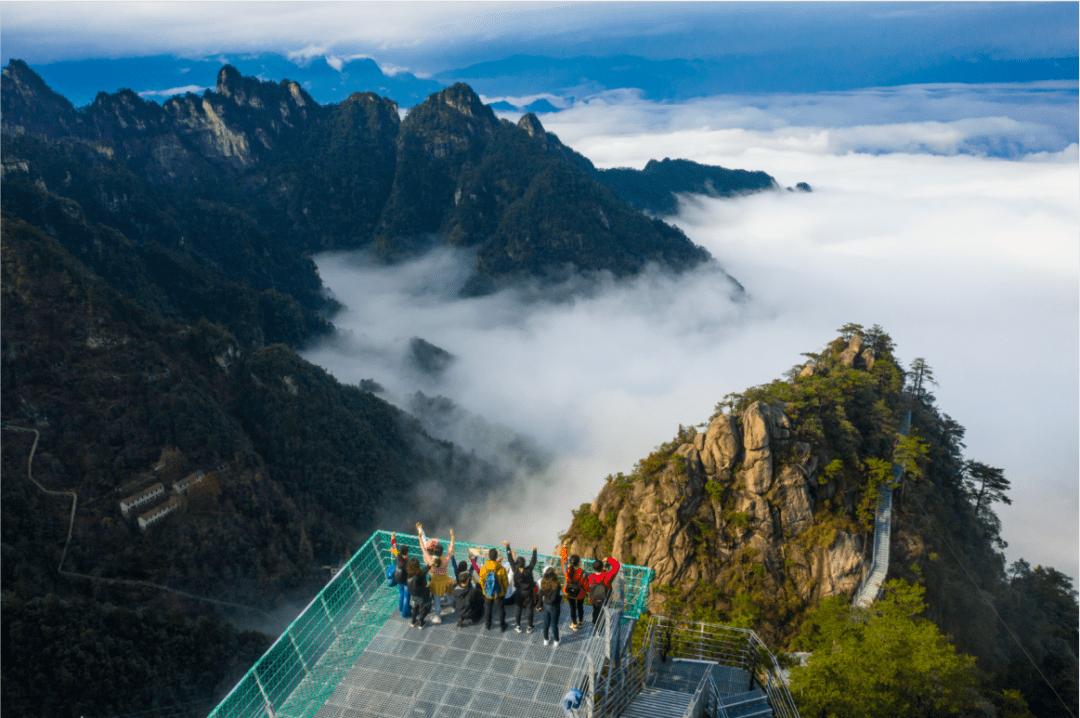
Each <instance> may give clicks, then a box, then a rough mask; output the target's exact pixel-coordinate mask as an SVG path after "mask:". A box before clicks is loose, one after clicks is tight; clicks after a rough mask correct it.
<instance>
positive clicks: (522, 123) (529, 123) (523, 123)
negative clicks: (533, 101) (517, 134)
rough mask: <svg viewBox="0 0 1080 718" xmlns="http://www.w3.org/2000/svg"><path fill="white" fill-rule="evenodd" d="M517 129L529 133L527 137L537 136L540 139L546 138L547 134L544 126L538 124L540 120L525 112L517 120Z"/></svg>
mask: <svg viewBox="0 0 1080 718" xmlns="http://www.w3.org/2000/svg"><path fill="white" fill-rule="evenodd" d="M517 126H518V127H520V128H521V129H523V130H525V131H526V132H528V133H529V137H537V136H539V137H540V138H541V139H543V138H545V137H547V132H545V131H544V126H543V125H541V124H540V120H539V119H538V118H537V116H536V115H534V114H533V113H531V112H527V113H525V114H524V115H522V116H521V119H520V120H518V124H517Z"/></svg>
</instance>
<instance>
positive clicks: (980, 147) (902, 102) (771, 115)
mask: <svg viewBox="0 0 1080 718" xmlns="http://www.w3.org/2000/svg"><path fill="white" fill-rule="evenodd" d="M1076 97H1077V90H1076V83H1075V82H1071V83H1070V82H1045V83H1027V84H1022V85H1011V84H1000V85H907V86H902V87H891V88H869V89H865V90H858V91H850V92H821V93H813V94H778V95H757V96H742V95H724V96H719V97H709V98H703V99H701V100H696V101H692V102H688V103H685V104H680V105H670V104H664V103H656V102H649V101H646V100H643V99H642V98H641V93H640V92H638V91H635V90H618V91H612V92H605V93H601V94H599V95H597V96H594V97H592V98H589V99H587V100H584V101H581V102H577V103H575V104H574V106H573V107H572V108H570V109H568V110H564V111H563V112H561V113H559V115H558V116H557V117H551V118H549V119H548V120H547V124H548V126H549V127H548V128H549V129H551V130H552V131H554V132H555V133H556V134H558V135H559V137H560V138H561V139H562V140H563V141H564V142H566V143H568V144H570V145H572V146H574V147H575V148H576V149H578V151H580V152H582V153H583V154H585V155H586V156H588V157H589V158H590V159H592V160H593V161H594V162H596V163H597V164H598V165H600V166H605V167H607V166H613V164H617V163H619V162H626V161H627V160H628V159H632V160H633V163H634V166H641V165H643V164H644V162H646V161H648V159H649V157H657V156H660V157H662V156H665V154H667V155H670V156H672V157H674V156H676V155H674V154H671V153H672V152H675V151H677V149H678V148H679V147H681V146H682V145H683V143H685V142H686V140H687V138H689V137H693V138H695V139H694V141H695V142H704V143H706V144H707V145H708V146H710V147H712V148H713V149H714V150H715V151H716V152H717V153H720V154H731V153H732V152H734V151H736V148H738V147H748V146H754V147H771V148H775V149H782V148H789V149H795V148H799V149H801V150H803V151H806V152H814V153H829V154H843V153H845V152H852V151H854V152H931V153H935V154H957V153H965V154H991V155H998V156H1006V157H1022V156H1023V155H1025V154H1028V153H1032V152H1058V151H1060V150H1062V149H1065V148H1066V147H1068V145H1070V144H1072V143H1075V142H1076V139H1077V131H1076V122H1077V112H1076ZM616 119H617V121H616ZM632 147H636V148H639V149H640V150H641V152H640V153H635V152H633V150H631V148H632ZM668 147H671V148H672V149H670V150H669V149H667V148H668ZM609 155H610V157H609Z"/></svg>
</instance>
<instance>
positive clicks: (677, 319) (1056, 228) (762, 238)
mask: <svg viewBox="0 0 1080 718" xmlns="http://www.w3.org/2000/svg"><path fill="white" fill-rule="evenodd" d="M1036 93H1041V94H1040V95H1039V97H1040V99H1039V101H1038V102H1036V101H1035V95H1036ZM1055 93H1056V94H1055ZM1070 96H1071V100H1070ZM1075 97H1076V95H1075V89H1072V90H1068V89H1067V88H1046V87H1041V88H1040V87H1029V88H1025V87H1024V86H1008V87H1006V86H1002V87H1001V88H999V90H998V91H996V92H995V91H990V90H988V89H987V88H985V87H981V88H979V89H977V90H971V91H970V92H967V93H965V92H964V91H963V88H960V87H955V86H950V87H948V88H945V89H939V90H937V91H933V88H929V89H928V88H921V89H920V88H907V89H903V88H894V89H892V90H888V91H879V90H874V91H867V92H865V93H862V94H861V95H860V94H859V93H828V94H826V93H819V94H818V95H803V96H794V95H786V96H761V97H755V98H724V99H723V100H720V99H715V98H714V99H712V100H703V101H701V102H695V103H686V104H681V105H677V104H658V103H649V102H644V101H641V100H640V99H639V98H637V97H636V96H635V95H634V94H633V93H622V94H608V95H606V96H605V97H602V98H597V99H594V100H592V101H589V102H580V103H577V104H575V105H574V106H573V107H572V108H570V109H568V110H565V111H563V112H561V113H558V114H552V115H547V116H543V117H542V118H541V119H542V121H543V122H544V125H545V127H546V128H547V129H548V130H549V131H552V132H554V133H555V134H557V135H559V137H560V138H561V139H562V140H563V141H564V142H566V143H567V144H568V145H570V146H571V147H574V148H575V149H576V150H578V151H580V152H582V153H583V154H585V155H586V156H587V157H589V158H590V159H592V160H593V161H594V162H595V163H596V164H597V165H598V166H601V167H614V166H631V167H639V168H640V167H642V166H643V165H644V164H645V162H647V161H648V160H649V159H652V158H655V159H662V158H663V157H673V158H674V157H681V158H686V159H691V160H695V161H698V162H703V163H707V164H716V165H722V166H725V167H730V168H740V169H749V170H765V171H766V172H769V173H770V174H772V175H773V176H774V177H775V178H776V179H777V181H778V182H779V183H780V185H781V186H782V187H788V186H793V185H794V184H795V183H796V182H800V181H805V182H808V183H809V184H810V185H811V186H812V187H813V192H812V193H809V194H805V193H792V192H787V191H785V190H783V189H782V190H781V191H780V192H772V193H764V194H759V195H752V196H748V197H743V198H738V199H707V198H702V197H686V198H683V200H682V202H681V206H680V211H679V214H678V215H677V216H675V217H671V218H668V221H670V222H671V223H673V224H675V225H677V226H679V227H680V228H682V229H683V230H684V231H685V232H686V234H687V235H688V236H689V237H690V238H691V239H692V240H693V241H694V242H696V243H698V244H701V245H703V246H704V247H706V248H707V249H708V250H709V251H710V252H711V253H712V255H713V257H714V258H715V260H716V262H715V264H712V265H707V266H703V267H700V268H698V269H697V270H694V271H692V272H689V273H686V274H683V275H680V276H673V275H671V274H668V273H665V272H663V271H661V270H659V269H655V268H654V269H653V270H651V271H648V272H645V273H644V274H642V275H641V276H638V277H635V278H632V279H625V280H615V279H613V278H611V277H610V276H603V275H600V276H593V277H588V278H582V279H581V280H579V282H580V283H579V284H578V285H577V286H572V287H566V286H564V287H560V288H557V289H556V290H554V291H551V290H541V289H538V288H535V287H534V288H529V287H525V288H517V289H508V290H504V291H501V292H499V293H497V294H494V295H490V296H486V297H479V298H467V299H463V298H460V297H458V296H457V292H458V290H459V289H460V287H461V286H462V285H463V283H464V281H465V279H466V278H467V276H468V273H469V268H470V266H471V262H472V256H471V255H470V254H469V253H467V252H460V251H453V250H446V249H442V250H437V251H434V252H431V253H429V254H428V255H426V256H424V257H422V258H420V259H417V260H414V261H411V262H408V263H405V264H399V265H394V266H382V265H379V264H378V263H376V262H374V261H372V260H371V259H370V258H369V257H366V256H365V255H364V254H362V253H347V254H341V253H338V254H326V255H321V256H319V257H317V263H318V266H319V270H320V273H321V275H322V278H323V281H324V282H325V284H326V285H327V286H328V287H329V288H330V289H331V290H332V291H333V293H334V295H335V296H336V298H337V299H338V300H339V301H340V302H341V303H342V304H343V305H344V306H345V307H346V309H344V310H343V311H342V312H341V313H339V314H338V315H336V316H335V317H334V323H335V324H336V325H337V327H338V328H339V332H338V334H337V336H335V337H334V338H333V339H331V340H329V341H326V342H324V343H321V344H319V345H317V346H314V347H312V348H310V349H309V350H308V351H306V352H305V356H306V358H308V359H309V360H311V361H313V362H315V363H317V364H319V365H321V366H324V367H326V368H327V369H329V370H330V371H331V372H332V373H333V374H334V375H335V376H336V377H337V378H338V379H339V380H341V381H343V382H346V383H351V384H359V383H360V382H361V381H362V380H374V381H375V382H376V383H377V384H378V385H379V386H378V388H379V389H381V391H380V395H381V396H383V397H384V398H386V399H388V400H390V401H392V402H393V403H395V404H397V405H398V406H401V407H402V408H404V409H406V410H409V409H410V406H413V407H415V406H416V402H417V401H418V398H417V394H416V393H417V392H418V391H419V392H422V394H423V398H424V399H425V400H427V401H428V402H429V403H430V402H431V401H433V400H435V398H436V397H440V396H441V397H445V398H447V399H449V400H450V401H451V402H452V403H453V404H452V405H450V404H444V405H443V408H444V409H446V411H443V412H442V413H441V414H440V416H441V417H442V419H443V421H442V423H441V425H440V426H439V427H437V429H436V428H434V427H433V429H432V433H433V434H435V435H436V436H439V438H446V439H451V440H453V441H455V442H456V443H458V444H459V445H461V446H463V447H464V448H466V449H471V450H475V451H476V452H477V453H478V455H481V456H483V457H485V458H488V459H489V460H492V461H493V462H495V463H499V464H501V465H503V466H505V467H507V468H510V469H511V470H513V471H514V472H515V476H516V480H515V483H514V486H513V487H512V488H511V490H510V491H509V492H508V497H504V498H501V499H494V498H493V497H483V496H479V497H478V496H461V497H455V501H458V502H460V503H462V504H468V505H470V506H473V507H474V510H473V511H472V512H471V513H470V517H469V519H468V520H467V521H466V522H465V525H462V526H457V527H455V529H457V532H458V535H459V536H460V537H461V538H463V539H466V540H470V541H476V542H488V543H497V542H501V541H502V540H503V539H508V540H510V541H511V542H513V544H514V545H515V546H527V545H531V544H536V545H538V546H539V547H540V548H541V550H546V551H550V550H552V549H553V548H554V545H555V543H556V541H557V534H558V533H559V532H560V531H561V530H564V529H565V528H566V527H567V526H568V525H569V523H570V519H571V515H570V511H571V510H572V509H574V508H576V507H577V506H578V505H579V504H581V503H583V502H588V501H591V499H592V498H593V497H594V496H595V494H596V492H597V491H598V490H599V489H600V487H601V486H602V484H603V480H604V477H605V476H607V475H608V474H612V473H615V472H618V471H623V472H629V471H631V470H632V468H633V465H634V463H635V462H636V461H637V460H638V459H641V458H643V457H644V456H645V455H647V454H648V453H649V452H650V451H651V450H652V449H653V448H655V447H656V446H658V445H659V444H660V443H662V442H664V441H668V440H670V439H671V438H672V437H673V436H674V435H675V434H676V432H677V430H678V427H679V425H680V424H683V425H696V424H699V423H701V422H704V421H706V420H707V419H708V417H709V415H710V414H711V413H712V412H713V410H714V407H715V405H716V403H717V402H719V401H720V400H721V399H722V398H723V397H724V395H726V394H728V393H730V392H738V391H742V390H743V389H745V388H746V387H748V386H752V385H755V384H761V383H764V382H768V381H771V380H772V379H775V378H777V377H779V376H781V375H782V374H783V373H784V372H785V371H786V370H788V369H790V368H791V367H792V366H793V365H795V364H799V363H801V362H802V361H804V358H803V357H801V356H800V353H801V352H807V351H817V350H820V349H821V348H822V347H823V346H824V345H825V344H826V343H827V342H828V341H830V340H831V339H832V338H834V337H835V336H836V329H837V328H838V327H840V326H841V325H843V324H845V323H847V322H857V323H861V324H864V325H866V326H869V325H872V324H880V325H881V326H882V327H884V328H885V329H886V330H887V331H888V332H889V333H890V335H891V336H892V338H893V339H894V341H895V342H896V344H897V354H898V356H899V357H900V359H901V361H902V362H903V363H904V364H905V365H907V364H909V363H910V362H911V360H912V359H914V358H916V357H923V358H925V359H926V361H927V362H928V363H929V365H930V366H931V367H932V368H933V371H934V374H935V377H936V379H937V381H938V386H936V387H934V393H935V394H936V396H937V398H938V404H939V406H940V407H941V408H942V410H943V411H944V412H946V413H948V414H949V415H950V416H952V417H953V418H954V419H956V420H957V421H958V422H959V423H961V424H962V425H964V426H965V427H966V428H967V435H966V440H965V442H966V444H967V450H966V456H967V457H968V458H973V459H976V460H978V461H982V462H984V463H987V464H990V465H992V466H998V467H1001V468H1003V469H1004V470H1005V474H1006V476H1007V477H1008V478H1009V479H1010V481H1011V482H1012V486H1013V489H1012V492H1011V496H1012V498H1013V502H1014V503H1013V505H1012V506H1000V505H999V506H997V507H996V509H997V511H998V513H999V515H1000V516H1001V517H1002V522H1003V535H1004V538H1005V539H1006V540H1007V541H1008V542H1009V548H1008V549H1007V550H1006V554H1007V556H1008V558H1009V559H1010V560H1015V559H1016V558H1019V557H1021V556H1023V557H1025V558H1027V559H1028V560H1029V561H1030V562H1031V563H1032V564H1036V563H1042V564H1049V565H1053V566H1055V567H1056V568H1058V569H1059V570H1061V571H1063V572H1065V573H1067V574H1069V575H1072V576H1073V577H1074V578H1075V576H1076V568H1077V537H1076V526H1077V522H1078V504H1080V497H1078V491H1077V481H1076V476H1077V474H1076V470H1077V465H1078V463H1080V455H1078V440H1077V437H1078V434H1080V426H1078V421H1077V414H1078V412H1077V395H1078V381H1077V377H1078V373H1080V366H1078V352H1077V347H1078V344H1080V335H1078V334H1080V333H1078V316H1077V315H1078V311H1077V307H1078V281H1077V279H1078V276H1077V266H1078V260H1080V251H1078V239H1077V238H1078V237H1080V227H1078V225H1080V221H1078V217H1080V199H1078V198H1080V186H1078V185H1080V182H1078V172H1077V146H1076V144H1075V137H1074V134H1075ZM1070 102H1071V105H1070ZM845 117H846V118H849V119H848V121H847V123H846V124H845V123H844V122H843V120H844V118H845ZM1069 117H1071V118H1072V120H1071V122H1072V125H1071V127H1070V126H1069ZM916 118H921V119H916ZM1017 118H1019V119H1017ZM725 272H726V273H727V274H725ZM728 274H730V275H731V277H734V278H735V279H736V280H738V283H739V284H741V285H742V286H741V287H740V286H739V285H738V284H735V283H733V282H732V281H731V280H730V279H729V277H728V276H727V275H728ZM415 337H419V338H422V339H423V340H425V341H426V342H429V343H431V344H433V345H435V346H436V347H439V348H441V349H443V350H445V351H446V352H448V353H449V354H450V355H452V357H453V358H452V360H451V361H449V362H448V363H447V364H446V365H445V366H444V367H443V368H442V369H441V370H440V371H434V372H433V371H430V370H425V368H424V367H423V366H420V365H419V364H418V362H417V361H416V358H415V351H414V350H413V348H412V347H413V341H412V340H413V339H414V338H415ZM429 369H430V368H429ZM367 386H372V385H367ZM517 440H520V442H519V443H518V444H514V442H515V441H517ZM522 446H525V447H528V451H527V452H526V453H525V454H524V455H523V454H521V453H520V451H518V450H519V449H520V448H521V447H522ZM515 447H516V448H515ZM523 456H524V457H525V458H523ZM402 528H404V527H402Z"/></svg>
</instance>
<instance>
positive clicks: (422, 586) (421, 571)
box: [405, 558, 431, 630]
mask: <svg viewBox="0 0 1080 718" xmlns="http://www.w3.org/2000/svg"><path fill="white" fill-rule="evenodd" d="M430 570H431V566H424V567H423V568H420V561H419V559H416V558H410V559H409V563H408V564H407V565H406V569H405V571H406V573H408V574H409V578H408V587H409V596H410V601H411V604H412V614H413V615H412V625H413V626H416V628H417V629H419V630H423V629H424V619H425V618H427V615H428V612H429V611H431V589H430V588H428V576H427V574H428V571H430Z"/></svg>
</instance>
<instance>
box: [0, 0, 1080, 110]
mask: <svg viewBox="0 0 1080 718" xmlns="http://www.w3.org/2000/svg"><path fill="white" fill-rule="evenodd" d="M1078 7H1080V6H1078V5H1077V4H1076V3H1041V2H1039V3H997V2H995V3H801V2H800V3H779V2H770V3H572V4H553V3H525V2H522V3H455V2H436V3H420V2H416V3H412V2H406V3H344V2H341V3H338V2H332V3H322V2H304V3H288V2H282V3H259V2H252V3H151V2H135V3H119V2H118V3H96V2H85V3H83V2H78V3H53V2H40V3H39V2H32V3H30V2H5V3H3V4H2V5H0V19H2V24H0V57H2V60H3V62H4V63H6V62H7V61H8V60H9V59H10V58H13V57H15V58H19V59H23V60H25V61H27V62H28V63H30V64H31V66H34V67H35V68H36V69H38V70H39V72H41V74H42V75H43V77H45V79H46V81H48V82H50V83H51V84H53V85H55V86H56V89H57V90H58V91H61V92H62V93H64V94H66V95H68V96H69V98H70V99H72V100H73V101H74V102H75V104H76V105H83V104H86V103H87V102H89V101H90V99H92V97H93V94H94V93H95V92H96V91H97V90H107V91H114V90H116V89H118V88H119V87H121V86H130V87H131V88H132V89H134V90H136V91H137V92H163V91H169V90H174V89H177V88H184V89H196V90H197V89H198V88H203V87H207V86H211V85H213V78H214V75H215V72H216V69H217V67H219V66H220V63H221V61H223V60H228V61H230V62H232V63H234V64H236V65H237V66H239V67H240V68H241V70H242V71H244V72H246V73H250V74H256V75H261V76H263V77H265V78H266V79H274V80H278V79H281V77H282V76H284V75H286V74H288V76H289V77H290V79H297V80H300V81H302V82H308V83H310V87H311V89H312V91H313V93H314V94H315V95H316V99H319V100H320V101H323V102H327V101H332V100H335V99H340V98H343V97H344V96H347V93H348V92H351V91H354V90H358V89H373V90H376V91H383V92H385V93H386V94H390V95H391V96H394V95H397V96H396V97H395V99H398V100H399V102H400V103H401V104H403V105H405V106H408V105H411V104H413V103H414V102H415V101H416V99H417V98H418V97H423V96H424V95H425V94H426V93H427V92H430V91H431V87H432V86H433V85H432V83H431V82H427V83H425V82H423V81H422V80H424V79H426V78H429V77H432V76H434V78H435V80H437V81H438V82H440V83H442V84H447V83H449V82H452V81H454V80H458V79H463V80H466V81H469V82H470V83H471V84H473V85H474V87H476V89H477V90H478V91H480V92H482V93H485V94H488V95H529V94H537V93H541V92H545V91H546V92H551V93H554V94H559V95H571V96H575V97H578V96H581V95H582V94H589V93H593V92H596V91H600V90H604V89H614V88H615V87H625V86H635V87H642V89H644V90H645V91H646V96H648V97H652V98H653V99H676V100H678V99H685V98H687V97H694V96H704V95H713V94H718V93H724V92H753V91H760V92H788V91H792V92H812V91H820V90H847V89H855V88H859V87H870V86H882V85H897V84H908V83H914V82H920V83H922V82H1000V81H1026V80H1047V79H1075V78H1076V75H1077V68H1076V63H1075V61H1073V62H1067V63H1061V62H1058V63H1057V65H1055V64H1054V62H1053V60H1055V59H1058V60H1060V59H1061V58H1075V57H1076V56H1077V54H1078V52H1077V45H1078V31H1077V27H1078V24H1080V15H1078ZM523 56H524V57H523ZM619 56H630V57H631V58H640V60H644V61H648V62H640V61H639V67H636V68H629V70H628V62H627V60H626V57H622V58H620V57H619ZM538 58H542V59H538ZM605 58H608V59H611V58H615V60H616V61H614V62H608V61H605ZM369 59H370V60H374V61H375V62H376V63H378V65H379V66H380V67H381V68H382V70H383V75H382V76H381V77H379V76H376V75H375V74H373V72H372V66H371V64H370V62H364V60H369ZM88 61H93V62H88ZM689 61H693V62H689ZM477 65H480V67H476V66H477ZM620 69H622V70H623V71H622V72H621V73H620ZM341 73H344V75H345V76H344V77H342V76H341ZM418 78H419V79H418ZM629 83H635V84H633V85H630V84H629ZM148 96H155V95H148Z"/></svg>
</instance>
